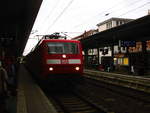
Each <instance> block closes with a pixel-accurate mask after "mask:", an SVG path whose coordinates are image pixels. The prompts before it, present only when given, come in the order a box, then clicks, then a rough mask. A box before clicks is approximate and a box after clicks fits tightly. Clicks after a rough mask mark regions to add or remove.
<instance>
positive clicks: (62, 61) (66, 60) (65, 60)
mask: <svg viewBox="0 0 150 113" xmlns="http://www.w3.org/2000/svg"><path fill="white" fill-rule="evenodd" d="M61 63H62V64H68V63H69V62H68V59H63V60H61Z"/></svg>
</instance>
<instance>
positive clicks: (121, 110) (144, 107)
mask: <svg viewBox="0 0 150 113" xmlns="http://www.w3.org/2000/svg"><path fill="white" fill-rule="evenodd" d="M77 89H78V92H80V95H84V96H85V98H89V99H90V100H92V101H93V103H95V104H97V105H101V106H102V107H103V108H104V109H106V110H107V111H108V112H113V113H149V109H150V95H149V94H148V93H145V92H140V91H137V90H134V89H131V88H124V87H120V86H116V85H113V84H109V83H105V82H102V81H98V80H93V79H89V78H85V84H82V85H79V86H78V88H77ZM87 93H88V95H87Z"/></svg>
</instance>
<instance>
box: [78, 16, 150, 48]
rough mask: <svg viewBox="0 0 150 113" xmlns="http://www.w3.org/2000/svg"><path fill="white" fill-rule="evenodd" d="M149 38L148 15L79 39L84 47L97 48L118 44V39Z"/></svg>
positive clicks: (137, 39)
mask: <svg viewBox="0 0 150 113" xmlns="http://www.w3.org/2000/svg"><path fill="white" fill-rule="evenodd" d="M119 40H121V41H144V40H150V15H147V16H144V17H142V18H139V19H136V20H133V21H131V22H129V23H126V24H123V25H120V26H118V27H114V28H111V29H108V30H105V31H102V32H99V33H97V34H95V35H92V36H89V37H87V38H84V39H81V40H80V41H81V42H82V45H83V48H84V49H92V48H99V47H104V46H111V45H114V44H118V41H119Z"/></svg>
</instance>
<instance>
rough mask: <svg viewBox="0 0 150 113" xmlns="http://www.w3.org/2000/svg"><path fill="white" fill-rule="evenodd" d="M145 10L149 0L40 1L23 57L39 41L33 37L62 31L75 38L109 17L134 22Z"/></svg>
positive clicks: (148, 7) (146, 11)
mask: <svg viewBox="0 0 150 113" xmlns="http://www.w3.org/2000/svg"><path fill="white" fill-rule="evenodd" d="M148 9H150V0H43V3H42V5H41V8H40V11H39V13H38V16H37V18H36V21H35V23H34V26H33V29H32V30H33V31H36V32H35V33H34V34H32V35H30V38H29V40H28V43H27V46H26V48H25V51H24V54H27V53H28V52H29V51H30V50H31V48H33V46H34V45H35V44H36V43H37V42H38V39H37V36H36V35H45V34H51V33H54V32H65V33H66V34H67V35H68V36H69V37H75V36H78V35H80V34H82V33H83V32H84V31H88V30H90V29H96V28H97V26H96V25H97V24H98V23H100V22H102V21H105V20H107V19H109V18H111V17H118V18H131V19H137V18H140V17H142V16H145V15H147V13H148ZM106 14H108V15H107V16H106Z"/></svg>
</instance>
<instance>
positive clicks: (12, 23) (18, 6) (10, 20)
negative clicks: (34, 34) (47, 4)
mask: <svg viewBox="0 0 150 113" xmlns="http://www.w3.org/2000/svg"><path fill="white" fill-rule="evenodd" d="M41 3H42V0H2V1H1V3H0V14H1V19H0V47H1V48H4V49H5V50H6V51H7V52H8V53H10V54H11V53H12V54H14V55H17V56H20V55H21V54H22V53H23V50H24V48H25V45H26V42H27V40H28V37H29V35H30V32H31V29H32V27H33V24H34V21H35V18H36V16H37V13H38V11H39V8H40V5H41Z"/></svg>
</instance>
